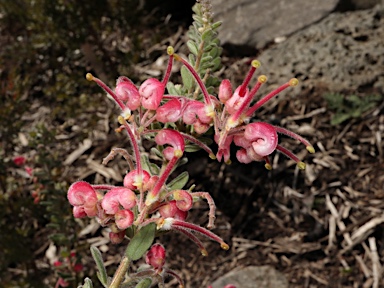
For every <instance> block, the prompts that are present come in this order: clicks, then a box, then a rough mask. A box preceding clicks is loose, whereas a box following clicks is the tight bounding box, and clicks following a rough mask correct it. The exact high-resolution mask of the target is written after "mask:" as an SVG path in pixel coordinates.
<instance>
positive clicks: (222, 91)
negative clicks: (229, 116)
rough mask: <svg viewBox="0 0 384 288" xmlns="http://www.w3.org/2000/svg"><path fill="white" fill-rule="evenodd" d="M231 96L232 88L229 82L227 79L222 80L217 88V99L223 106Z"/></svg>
mask: <svg viewBox="0 0 384 288" xmlns="http://www.w3.org/2000/svg"><path fill="white" fill-rule="evenodd" d="M231 96H232V86H231V82H230V81H229V80H228V79H224V80H223V81H221V83H220V87H219V99H220V101H221V103H223V104H225V102H227V101H228V99H229V98H231Z"/></svg>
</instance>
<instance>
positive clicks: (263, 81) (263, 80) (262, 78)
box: [257, 75, 268, 83]
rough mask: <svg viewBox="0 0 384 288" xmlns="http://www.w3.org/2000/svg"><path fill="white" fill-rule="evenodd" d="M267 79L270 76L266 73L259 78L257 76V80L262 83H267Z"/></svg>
mask: <svg viewBox="0 0 384 288" xmlns="http://www.w3.org/2000/svg"><path fill="white" fill-rule="evenodd" d="M267 80H268V78H267V76H265V75H260V76H259V78H257V81H259V82H260V83H265V82H267Z"/></svg>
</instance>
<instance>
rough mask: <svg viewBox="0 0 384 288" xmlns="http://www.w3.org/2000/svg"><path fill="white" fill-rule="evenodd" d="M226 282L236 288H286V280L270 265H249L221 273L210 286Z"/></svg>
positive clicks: (219, 285)
mask: <svg viewBox="0 0 384 288" xmlns="http://www.w3.org/2000/svg"><path fill="white" fill-rule="evenodd" d="M228 284H233V285H235V286H236V287H237V288H258V287H260V288H261V287H262V288H287V287H288V280H287V279H286V278H285V277H284V275H283V274H282V273H280V272H278V271H277V270H275V269H274V268H273V267H271V266H249V267H246V268H243V269H241V270H235V271H231V272H229V273H227V274H225V275H223V276H222V277H220V278H219V279H217V280H216V281H215V282H213V283H212V288H223V287H224V286H225V285H228Z"/></svg>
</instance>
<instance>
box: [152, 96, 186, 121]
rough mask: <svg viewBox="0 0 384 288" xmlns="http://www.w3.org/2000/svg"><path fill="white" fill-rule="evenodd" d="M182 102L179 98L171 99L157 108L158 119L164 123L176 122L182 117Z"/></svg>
mask: <svg viewBox="0 0 384 288" xmlns="http://www.w3.org/2000/svg"><path fill="white" fill-rule="evenodd" d="M181 109H182V104H181V101H180V100H179V99H177V98H174V99H171V100H169V101H168V102H167V103H165V104H164V105H162V106H160V107H159V108H157V110H156V120H157V121H159V122H162V123H167V122H172V123H173V122H176V121H177V120H179V119H180V117H181V114H182V113H181V111H182V110H181Z"/></svg>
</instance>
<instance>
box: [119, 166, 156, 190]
mask: <svg viewBox="0 0 384 288" xmlns="http://www.w3.org/2000/svg"><path fill="white" fill-rule="evenodd" d="M142 171H143V174H142V175H138V174H137V170H132V171H130V172H129V173H128V174H127V175H125V177H124V187H126V188H128V189H131V190H138V189H140V187H143V190H144V191H146V190H148V189H149V188H150V187H149V186H148V185H149V184H150V183H149V182H148V181H149V180H150V178H151V175H150V174H149V173H148V172H147V171H145V170H142Z"/></svg>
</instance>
